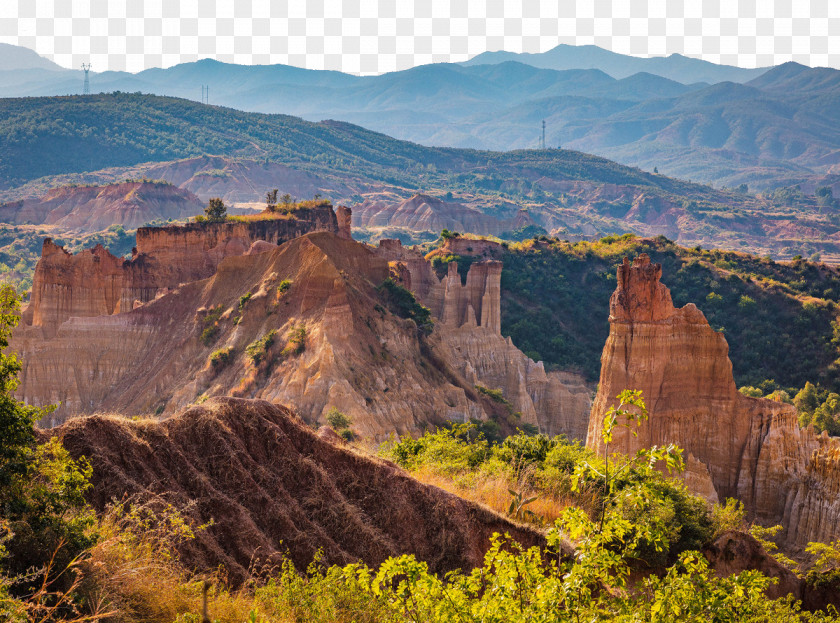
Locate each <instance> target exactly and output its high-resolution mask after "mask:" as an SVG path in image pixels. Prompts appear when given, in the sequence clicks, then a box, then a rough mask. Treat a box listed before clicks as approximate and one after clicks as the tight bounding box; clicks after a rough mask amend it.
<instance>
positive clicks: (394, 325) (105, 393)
mask: <svg viewBox="0 0 840 623" xmlns="http://www.w3.org/2000/svg"><path fill="white" fill-rule="evenodd" d="M184 229H185V231H183V232H178V235H175V232H171V233H169V232H166V231H164V232H160V234H162V235H163V236H167V235H168V236H169V237H170V239H173V240H174V241H175V242H174V243H172V244H180V245H181V246H182V247H185V248H186V250H183V249H182V255H181V257H190V258H198V259H197V260H196V262H195V263H194V266H196V267H198V268H196V269H195V272H193V273H191V274H192V275H201V274H202V273H201V272H200V270H199V269H200V268H201V267H202V266H204V267H206V269H207V270H209V269H210V268H212V267H213V264H212V262H210V260H207V259H206V258H207V254H209V253H211V252H213V250H214V249H217V248H218V247H219V245H222V244H224V245H226V246H225V248H229V247H231V244H232V243H231V240H233V239H234V238H231V240H225V241H223V239H222V238H221V237H220V238H218V239H217V240H214V241H215V242H217V244H215V246H214V244H213V241H211V242H209V243H201V242H200V241H195V242H193V241H192V236H195V235H196V234H195V231H194V230H193V228H191V227H190V228H184ZM233 231H236V230H233ZM157 233H158V232H149V234H157ZM150 243H154V244H156V245H161V247H160V248H163V246H162V245H163V244H164V243H163V242H162V239H161V238H157V237H143V238H141V239H140V244H141V245H143V246H142V248H143V249H144V250H148V249H150V248H154V247H152V246H151V245H150ZM46 248H47V251H48V252H47V253H46V254H45V259H44V260H43V261H42V266H41V268H40V269H39V270H40V271H41V273H39V274H41V277H39V279H38V287H37V288H36V289H35V291H34V293H33V299H32V303H31V304H30V306H29V308H28V309H27V312H26V314H25V318H24V322H22V323H21V325H20V326H19V327H18V329H17V330H16V331H15V334H14V336H13V340H12V348H13V349H14V350H16V351H17V352H18V353H19V354H20V356H21V359H22V361H23V363H24V368H23V370H22V372H21V386H20V388H19V392H18V393H19V395H20V397H21V398H23V399H25V400H27V401H28V402H31V403H33V404H39V405H44V404H55V403H60V404H61V406H60V407H59V409H58V410H57V411H56V412H55V413H54V414H53V415H52V416H51V419H50V420H49V421H48V422H45V424H50V423H56V422H60V421H62V420H63V419H64V418H65V417H66V416H67V415H70V414H75V413H82V414H83V413H91V412H97V411H117V412H120V413H123V414H126V415H140V414H148V413H159V414H163V415H168V414H172V413H174V412H176V411H177V410H179V409H182V408H184V407H187V406H189V405H190V404H192V403H193V402H194V401H196V400H202V399H204V398H206V397H208V396H220V395H231V394H232V395H237V396H242V397H248V398H252V397H253V398H262V399H266V400H271V401H276V402H280V403H283V404H288V405H292V406H294V407H295V409H296V410H297V411H298V413H299V414H300V415H301V417H303V418H304V419H305V420H306V421H307V422H310V423H313V424H315V423H323V421H324V417H325V415H326V413H327V412H328V411H329V409H330V408H333V407H335V408H338V409H339V410H341V411H342V412H343V413H345V414H346V415H347V416H349V417H350V418H351V420H352V421H353V429H354V430H355V431H356V432H357V433H359V434H362V435H364V436H367V437H374V438H384V437H387V436H388V435H389V434H390V433H392V432H397V433H399V434H405V433H415V432H417V431H419V430H422V429H423V428H425V427H427V426H429V425H430V424H431V425H434V424H437V423H441V422H443V421H445V420H454V421H466V420H469V419H472V418H477V419H487V418H490V417H495V416H496V415H498V413H499V412H500V410H501V411H504V410H505V407H503V406H502V405H499V404H496V403H494V402H493V401H492V400H490V399H489V398H487V397H485V396H482V395H481V394H480V392H478V391H476V389H475V385H478V384H481V385H485V386H487V387H492V388H500V389H502V390H503V393H504V394H505V396H506V397H507V399H508V400H509V401H510V402H511V403H512V405H513V409H515V410H516V411H519V412H521V414H522V416H521V417H522V422H528V423H532V424H534V425H538V426H539V427H540V428H541V429H542V430H543V431H545V432H550V433H552V434H553V433H566V434H570V435H572V436H576V437H582V434H583V433H582V431H580V430H579V429H580V423H584V425H585V421H586V414H587V413H588V406H589V391H588V389H587V388H586V387H585V386H584V385H583V383H582V381H581V380H580V379H579V378H577V377H574V376H571V375H568V376H562V375H560V374H559V373H554V372H550V373H546V371H545V370H544V368H543V366H542V364H541V363H536V362H533V361H531V360H530V359H528V358H527V357H525V356H524V355H523V354H522V353H521V352H520V351H519V350H518V349H516V348H515V346H514V345H513V344H512V343H511V342H510V340H507V339H505V338H503V337H502V336H501V334H500V333H499V327H498V310H499V276H500V271H501V266H500V265H499V264H498V262H495V261H488V262H484V263H477V264H475V265H474V266H473V268H472V270H471V272H470V275H468V278H467V283H466V284H462V283H461V282H460V277H459V276H458V275H457V273H456V274H454V275H451V276H450V277H451V278H452V279H451V281H452V282H451V283H450V284H449V286H448V287H449V294H448V295H447V294H446V291H447V285H446V284H445V283H443V282H441V281H439V280H438V279H437V277H436V276H435V275H434V272H433V271H432V270H431V266H430V264H429V262H428V261H426V260H425V259H423V257H422V256H421V255H419V254H415V253H414V252H411V251H407V252H403V250H402V249H401V247H400V246H392V247H390V248H389V246H388V245H387V244H386V245H384V246H383V249H382V254H383V255H389V254H390V256H389V257H390V258H397V257H398V256H399V257H401V260H396V259H394V260H393V261H390V262H389V261H388V260H387V259H385V257H382V255H380V254H379V252H378V251H376V250H372V249H370V248H368V247H366V246H365V245H361V244H359V243H356V242H354V241H352V240H346V239H342V238H339V237H338V236H337V235H335V234H333V233H332V232H314V233H309V234H306V235H304V236H302V237H297V238H294V239H292V240H291V241H289V242H287V243H284V244H282V245H280V246H277V245H274V244H272V243H267V242H265V241H257V242H255V243H252V244H251V245H249V246H247V247H246V246H245V245H244V244H243V245H242V248H243V249H244V251H241V252H240V251H237V252H236V253H230V254H227V255H226V256H224V257H221V256H220V257H219V258H217V259H218V263H217V264H216V265H215V268H214V272H213V273H212V275H211V276H209V277H207V278H203V279H195V280H193V281H186V282H181V283H176V282H175V279H176V278H183V277H184V276H189V275H190V273H188V272H187V271H188V270H189V268H188V266H189V265H188V264H187V266H182V267H180V268H178V270H179V271H180V272H169V271H168V270H160V269H159V268H158V267H160V265H161V262H160V261H159V260H158V259H157V258H156V257H153V256H151V255H149V254H147V253H145V252H143V253H140V252H138V253H137V254H136V257H135V258H134V259H133V260H130V261H122V260H118V259H117V258H113V257H112V256H110V255H109V254H107V252H105V251H104V250H101V249H99V250H94V251H93V252H85V253H84V254H78V255H75V256H72V255H69V254H67V253H65V252H64V251H63V250H62V249H60V248H58V247H55V245H52V243H49V244H48V245H47V247H46ZM196 249H198V250H201V251H202V253H203V255H202V253H199V251H198V250H196ZM166 252H167V253H170V254H172V255H170V256H166V257H168V258H169V259H167V260H166V261H167V262H175V261H176V259H175V258H176V257H177V256H175V255H174V252H173V250H172V247H171V246H170V247H167V251H166ZM222 255H224V254H222ZM97 258H99V259H97ZM141 258H145V259H144V260H142V262H143V264H142V265H143V266H144V267H145V269H144V270H145V271H146V272H145V273H143V271H141V270H140V266H141ZM201 258H204V260H203V261H204V262H205V263H204V264H201V261H200V260H201ZM418 258H419V259H418ZM215 261H216V260H213V262H215ZM407 265H409V266H411V267H412V268H411V270H409V268H407ZM398 267H402V269H403V270H402V272H401V273H400V274H401V275H402V277H404V278H405V279H406V280H409V281H413V282H416V283H417V284H426V285H427V286H428V287H427V288H426V289H425V292H426V293H427V294H428V295H430V296H433V297H436V298H437V299H438V300H439V308H440V309H443V307H444V306H447V308H449V309H453V310H456V312H457V311H458V310H460V313H462V316H461V317H460V318H459V317H458V313H455V315H453V317H452V321H451V322H450V321H449V320H447V321H446V322H443V321H440V320H438V322H436V326H435V329H434V331H433V332H432V334H431V335H429V336H425V337H421V336H420V335H418V332H417V327H416V325H415V324H414V323H413V321H411V320H405V319H402V318H399V317H398V316H395V315H394V314H392V313H390V312H388V311H387V310H386V309H385V308H384V307H383V306H382V305H381V302H382V301H381V299H380V295H379V293H378V292H377V290H376V288H375V286H377V285H379V284H380V283H382V281H384V280H385V279H386V277H388V276H389V274H394V270H395V269H396V268H398ZM202 270H203V269H202ZM415 270H416V273H415V272H413V271H415ZM96 271H99V272H98V273H97V272H96ZM132 271H137V274H138V275H139V274H145V275H146V277H145V278H146V279H147V282H152V281H154V280H155V279H159V277H160V275H161V274H162V275H164V276H166V278H167V279H172V281H170V284H171V285H169V286H168V287H160V288H159V289H158V290H157V291H156V292H155V293H152V294H151V295H149V296H148V297H147V300H146V301H145V302H143V301H137V302H136V303H135V304H134V305H131V306H123V303H122V301H124V300H125V298H126V295H125V291H126V287H125V285H124V284H125V283H126V282H127V281H128V280H130V278H131V276H132V274H133V273H132ZM92 275H93V276H95V278H94V279H88V277H89V276H92ZM173 275H174V276H173ZM120 279H123V286H120ZM284 281H289V282H290V283H291V287H289V288H288V289H284V290H282V291H280V290H279V289H278V286H279V285H280V284H281V283H282V282H284ZM445 281H446V280H445ZM456 282H457V283H456ZM135 283H136V281H135ZM155 285H160V284H159V283H156V284H155ZM121 287H122V292H123V294H120V295H118V292H119V291H120V288H121ZM421 300H424V299H422V297H421ZM115 301H116V302H115ZM269 334H270V335H272V336H274V337H273V340H272V341H271V342H270V343H264V342H262V343H263V344H264V346H263V347H262V349H263V351H264V352H262V351H261V352H260V354H259V355H258V356H256V357H255V356H253V355H252V353H253V348H254V347H253V345H254V344H259V343H261V342H260V341H261V340H263V338H265V337H266V336H267V335H269ZM296 336H297V337H296ZM294 340H297V341H294ZM217 350H221V351H223V352H225V353H227V355H226V358H225V360H224V362H223V363H221V364H220V363H219V362H216V363H215V364H214V363H213V362H211V361H210V355H211V353H212V352H214V351H217ZM505 413H507V412H505ZM510 415H511V417H513V415H512V414H510Z"/></svg>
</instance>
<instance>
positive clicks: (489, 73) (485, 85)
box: [0, 46, 840, 189]
mask: <svg viewBox="0 0 840 623" xmlns="http://www.w3.org/2000/svg"><path fill="white" fill-rule="evenodd" d="M22 54H23V57H26V55H25V53H22ZM29 54H30V55H31V54H34V53H32V52H30V53H29ZM36 56H37V55H36ZM536 56H539V57H540V58H554V59H558V58H562V59H565V61H564V62H565V63H566V65H570V64H574V63H580V64H589V65H594V64H597V63H595V61H596V60H598V59H602V60H603V59H608V60H610V59H611V61H615V62H616V63H619V61H620V63H619V64H618V65H616V64H613V65H609V64H606V65H605V64H604V63H601V67H597V68H593V67H589V68H574V69H562V70H560V69H548V68H541V67H535V66H533V65H531V64H526V63H523V62H520V61H521V60H522V59H523V58H525V57H523V55H518V54H513V55H511V54H506V53H505V54H502V53H490V55H489V56H487V55H480V56H479V57H476V59H473V61H472V62H470V63H467V64H453V63H439V64H431V65H422V66H418V67H414V68H411V69H407V70H404V71H398V72H391V73H386V74H382V75H378V76H353V75H349V74H344V73H341V72H336V71H317V70H307V69H301V68H298V67H291V66H288V65H257V66H243V65H233V64H229V63H222V62H218V61H215V60H202V61H197V62H192V63H183V64H180V65H176V66H174V67H170V68H167V69H159V68H156V69H148V70H146V71H142V72H139V73H136V74H132V73H127V72H102V73H92V74H91V90H92V91H93V92H94V93H96V92H106V93H110V92H115V91H121V92H129V93H136V92H142V93H152V94H158V95H169V96H174V97H181V98H186V99H192V100H195V101H197V100H199V99H200V97H201V89H202V85H207V86H209V89H210V102H211V103H212V104H220V105H223V106H228V107H231V108H236V109H239V110H242V111H247V112H263V113H282V114H289V115H295V116H298V117H302V118H304V119H307V120H309V121H320V120H322V119H334V120H339V121H346V122H349V123H353V124H357V125H361V126H363V127H366V128H369V129H371V130H375V131H377V132H381V133H384V134H387V135H389V136H393V137H395V138H399V139H404V140H410V141H413V142H416V143H420V144H423V145H429V146H442V147H459V148H473V149H490V150H496V151H504V150H510V149H530V148H535V147H537V146H539V144H540V139H541V129H542V121H543V120H545V121H546V145H547V146H553V147H557V146H563V147H569V148H572V149H576V150H580V151H585V152H589V153H593V154H597V155H601V156H604V157H607V158H610V159H613V160H616V161H618V162H621V163H624V164H628V165H632V166H638V167H641V168H644V169H647V170H652V169H653V168H654V167H656V168H657V169H658V170H659V171H660V172H661V173H665V174H668V175H673V176H679V177H683V178H687V179H693V180H699V181H703V182H713V183H716V184H726V185H732V186H734V185H737V184H740V183H747V184H748V185H749V186H750V187H751V188H753V189H760V188H766V187H774V186H780V185H788V184H794V183H800V182H802V181H805V180H808V179H811V178H814V177H817V178H819V177H821V176H825V175H829V174H833V173H837V172H838V167H840V162H839V161H838V158H840V157H838V154H840V136H839V135H838V129H837V128H838V127H840V124H838V123H837V115H838V111H840V102H839V101H838V89H839V88H840V86H839V85H840V71H837V70H834V69H827V68H810V67H805V66H803V65H798V64H796V63H785V64H784V65H780V66H778V67H775V68H772V69H770V70H760V71H759V70H742V69H740V68H737V67H724V66H719V65H714V64H712V63H706V62H705V61H699V60H697V59H690V58H686V57H679V56H677V55H672V56H671V57H668V58H661V59H638V58H634V57H624V56H622V55H617V54H614V53H612V52H608V51H607V50H602V49H600V48H595V47H594V46H582V47H580V48H574V47H572V46H559V47H558V48H555V49H554V50H552V51H550V52H546V53H544V55H530V57H528V58H531V57H536ZM482 58H483V59H484V60H485V61H486V60H488V59H490V60H493V61H500V62H478V61H479V60H481V59H482ZM506 58H516V59H519V60H517V61H513V60H505V59H506ZM587 59H588V60H587ZM593 59H594V60H593ZM526 60H527V59H526ZM531 60H533V58H531ZM584 61H587V62H586V63H584ZM590 61H591V62H590ZM665 61H668V63H670V64H668V65H667V66H668V67H677V68H680V67H681V68H682V69H680V70H679V72H678V73H679V77H680V80H673V79H671V78H668V77H663V76H662V75H659V74H658V73H656V71H653V70H656V67H660V69H661V67H662V66H665V65H662V63H664V62H665ZM566 65H562V66H566ZM617 67H618V69H621V71H618V69H616V68H617ZM638 67H644V68H646V70H645V71H641V72H639V73H633V74H631V75H628V76H626V77H618V78H617V77H615V76H614V75H610V73H609V72H610V71H611V72H613V74H617V75H619V76H620V75H621V74H622V72H623V71H629V70H630V69H633V68H638ZM622 68H623V69H622ZM691 68H695V69H691ZM649 70H650V71H649ZM674 71H677V70H676V69H675V70H674ZM750 76H754V77H753V78H752V79H749V80H746V79H747V78H749V77H750ZM721 77H728V78H730V79H728V80H723V81H720V80H719V78H721ZM82 84H83V73H82V72H81V71H78V70H60V69H59V70H51V69H46V68H43V67H40V68H39V67H34V68H29V69H9V70H5V71H0V88H1V89H2V93H3V94H4V95H5V96H7V97H12V96H16V97H19V96H40V95H65V94H76V93H79V92H80V91H81V88H82Z"/></svg>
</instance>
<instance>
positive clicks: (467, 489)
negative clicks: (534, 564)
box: [411, 467, 580, 526]
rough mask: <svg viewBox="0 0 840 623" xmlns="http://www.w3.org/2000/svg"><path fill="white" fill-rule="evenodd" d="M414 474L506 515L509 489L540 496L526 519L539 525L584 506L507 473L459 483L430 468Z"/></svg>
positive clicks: (509, 499)
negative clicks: (541, 489)
mask: <svg viewBox="0 0 840 623" xmlns="http://www.w3.org/2000/svg"><path fill="white" fill-rule="evenodd" d="M411 475H412V476H413V477H414V478H416V479H417V480H419V481H420V482H422V483H424V484H427V485H432V486H435V487H439V488H441V489H443V490H444V491H449V492H450V493H454V494H455V495H457V496H458V497H461V498H464V499H465V500H469V501H470V502H475V503H476V504H481V505H483V506H486V507H487V508H489V509H490V510H493V511H495V512H497V513H500V514H503V515H507V511H508V508H509V506H510V502H511V498H512V496H511V494H510V491H509V489H513V490H514V491H520V492H522V494H523V497H530V496H534V495H538V496H539V497H537V499H536V500H534V501H533V502H531V503H530V504H528V505H527V506H526V507H525V509H526V510H529V511H531V512H532V513H533V517H529V516H525V517H523V518H522V521H523V522H524V523H528V524H534V525H537V526H550V525H552V524H553V523H554V520H555V519H557V518H558V517H560V515H561V514H562V512H563V511H564V510H565V509H566V508H568V507H569V506H580V500H578V499H577V498H573V497H565V496H556V495H547V494H544V493H543V494H541V493H540V492H539V491H536V490H534V489H533V488H531V487H527V486H523V485H522V484H521V483H518V482H514V481H511V480H510V479H509V478H508V477H507V476H505V475H503V474H494V475H483V474H480V475H477V476H476V477H475V478H474V479H470V482H469V483H463V482H459V481H458V480H455V479H453V478H451V477H449V476H445V475H443V474H440V473H439V472H436V471H434V470H433V469H430V468H428V467H421V468H420V469H418V470H417V471H414V472H411Z"/></svg>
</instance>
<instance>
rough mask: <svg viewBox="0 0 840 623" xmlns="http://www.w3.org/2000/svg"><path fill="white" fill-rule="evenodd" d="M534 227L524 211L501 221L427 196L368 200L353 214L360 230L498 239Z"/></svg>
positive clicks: (472, 209)
mask: <svg viewBox="0 0 840 623" xmlns="http://www.w3.org/2000/svg"><path fill="white" fill-rule="evenodd" d="M533 223H534V222H533V221H532V220H531V218H530V217H529V215H528V213H527V212H526V211H524V210H520V211H519V212H518V213H516V215H515V216H514V217H512V218H501V219H500V218H496V217H495V216H493V215H491V214H485V213H484V212H482V211H481V210H479V209H477V208H475V207H472V206H467V205H464V204H461V203H454V202H451V201H443V200H442V199H438V198H437V197H432V196H429V195H424V194H417V195H414V196H413V197H410V198H408V199H403V200H398V199H390V198H389V199H381V198H376V199H368V200H366V201H364V202H363V203H361V204H358V205H356V206H355V207H354V210H353V224H354V225H355V226H356V227H374V228H375V227H400V228H404V229H409V230H412V231H432V232H440V231H443V230H444V229H449V230H451V231H459V232H470V233H472V234H477V235H498V234H500V233H502V232H504V231H508V230H514V229H518V228H519V227H524V226H526V225H532V224H533Z"/></svg>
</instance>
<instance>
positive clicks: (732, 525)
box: [712, 498, 747, 538]
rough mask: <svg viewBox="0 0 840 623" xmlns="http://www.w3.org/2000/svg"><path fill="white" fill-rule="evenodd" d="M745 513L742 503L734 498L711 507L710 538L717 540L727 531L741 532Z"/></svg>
mask: <svg viewBox="0 0 840 623" xmlns="http://www.w3.org/2000/svg"><path fill="white" fill-rule="evenodd" d="M746 517H747V512H746V511H745V510H744V503H743V502H741V501H739V500H736V499H734V498H726V502H725V503H724V504H723V505H721V504H715V505H714V506H713V507H712V538H717V537H719V536H720V535H721V534H723V533H724V532H726V531H727V530H743V529H744V527H745V526H746Z"/></svg>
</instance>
